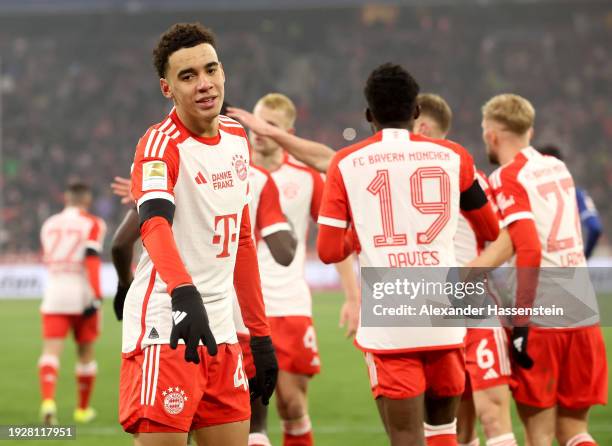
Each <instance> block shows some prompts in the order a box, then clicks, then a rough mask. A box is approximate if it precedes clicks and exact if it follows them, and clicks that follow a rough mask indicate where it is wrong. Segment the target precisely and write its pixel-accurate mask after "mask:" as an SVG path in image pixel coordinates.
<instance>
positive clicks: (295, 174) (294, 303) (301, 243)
mask: <svg viewBox="0 0 612 446" xmlns="http://www.w3.org/2000/svg"><path fill="white" fill-rule="evenodd" d="M270 175H272V178H273V179H274V182H275V183H276V186H277V187H278V191H279V194H280V204H281V207H282V209H283V213H284V214H285V216H286V217H287V220H288V222H289V224H290V225H291V227H292V228H293V231H294V233H295V236H296V238H297V247H296V251H295V257H294V259H293V262H291V264H290V265H289V266H282V265H279V264H278V263H276V261H275V260H274V257H272V254H271V253H270V250H269V249H268V246H267V245H266V244H265V243H261V242H260V243H259V244H258V246H257V257H258V259H259V272H260V275H261V289H262V291H263V296H264V302H265V304H266V315H267V316H311V315H312V302H311V295H310V289H309V288H308V285H307V284H306V279H305V277H304V267H305V262H306V236H307V233H308V221H309V219H310V218H312V219H313V220H314V221H315V222H316V219H317V216H318V214H319V206H320V205H321V196H322V195H323V179H322V178H321V175H320V174H319V173H318V172H316V171H314V170H313V169H311V168H309V167H306V166H304V165H302V164H299V163H298V162H297V161H295V160H293V159H292V158H289V156H288V155H286V154H285V158H284V160H283V164H282V165H281V166H280V167H279V168H278V169H276V170H275V171H274V172H270Z"/></svg>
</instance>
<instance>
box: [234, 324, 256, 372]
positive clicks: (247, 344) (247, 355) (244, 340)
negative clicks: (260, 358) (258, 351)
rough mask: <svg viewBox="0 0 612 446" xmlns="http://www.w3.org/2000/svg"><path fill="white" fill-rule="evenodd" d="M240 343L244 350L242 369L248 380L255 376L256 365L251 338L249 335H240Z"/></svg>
mask: <svg viewBox="0 0 612 446" xmlns="http://www.w3.org/2000/svg"><path fill="white" fill-rule="evenodd" d="M238 343H239V344H240V348H241V349H242V368H243V369H244V373H246V376H247V378H248V379H251V378H253V377H254V376H255V363H254V362H253V353H251V337H250V336H249V335H248V334H244V333H238Z"/></svg>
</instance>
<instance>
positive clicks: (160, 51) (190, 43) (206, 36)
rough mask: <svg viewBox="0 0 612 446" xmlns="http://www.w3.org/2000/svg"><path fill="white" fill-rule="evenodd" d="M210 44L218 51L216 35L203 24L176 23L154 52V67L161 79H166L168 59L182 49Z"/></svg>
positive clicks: (161, 38) (164, 35)
mask: <svg viewBox="0 0 612 446" xmlns="http://www.w3.org/2000/svg"><path fill="white" fill-rule="evenodd" d="M202 43H208V44H210V45H211V46H212V47H213V48H215V49H216V44H215V35H214V34H213V32H212V31H211V30H210V29H208V28H206V27H205V26H203V25H202V24H201V23H197V22H196V23H176V24H174V25H172V26H171V27H170V28H169V29H168V30H167V31H166V32H165V33H163V34H162V36H161V37H160V38H159V41H158V42H157V46H156V47H155V49H154V50H153V65H155V70H157V74H158V75H159V77H160V78H161V77H166V70H167V69H168V59H169V58H170V56H171V55H172V53H174V52H175V51H178V50H180V49H181V48H192V47H194V46H197V45H200V44H202Z"/></svg>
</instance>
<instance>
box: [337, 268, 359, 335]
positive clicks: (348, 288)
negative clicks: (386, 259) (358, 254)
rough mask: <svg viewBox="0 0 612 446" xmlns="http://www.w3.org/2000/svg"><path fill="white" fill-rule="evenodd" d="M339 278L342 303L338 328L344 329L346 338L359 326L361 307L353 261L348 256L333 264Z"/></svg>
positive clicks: (353, 333) (355, 331)
mask: <svg viewBox="0 0 612 446" xmlns="http://www.w3.org/2000/svg"><path fill="white" fill-rule="evenodd" d="M334 266H335V267H336V271H338V275H339V276H340V285H341V286H342V291H343V292H344V303H343V304H342V308H341V309H340V321H339V326H340V328H342V327H346V337H347V338H348V337H351V336H354V335H355V333H357V328H358V326H359V310H360V307H361V301H360V298H359V297H360V296H359V295H360V291H359V285H358V283H357V276H356V275H355V269H354V259H353V256H349V257H347V258H346V259H344V260H343V261H341V262H338V263H336V264H334Z"/></svg>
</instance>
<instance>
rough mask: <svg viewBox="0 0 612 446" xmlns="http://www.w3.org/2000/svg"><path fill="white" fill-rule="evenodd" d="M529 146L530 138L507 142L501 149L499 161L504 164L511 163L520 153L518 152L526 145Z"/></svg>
mask: <svg viewBox="0 0 612 446" xmlns="http://www.w3.org/2000/svg"><path fill="white" fill-rule="evenodd" d="M528 146H529V139H525V138H517V139H514V140H512V141H508V142H506V144H504V146H503V147H502V148H501V150H500V151H499V163H500V165H502V166H503V165H504V164H507V163H509V162H510V161H512V160H513V159H514V157H516V155H518V153H519V152H520V151H521V150H523V149H524V148H525V147H528Z"/></svg>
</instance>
